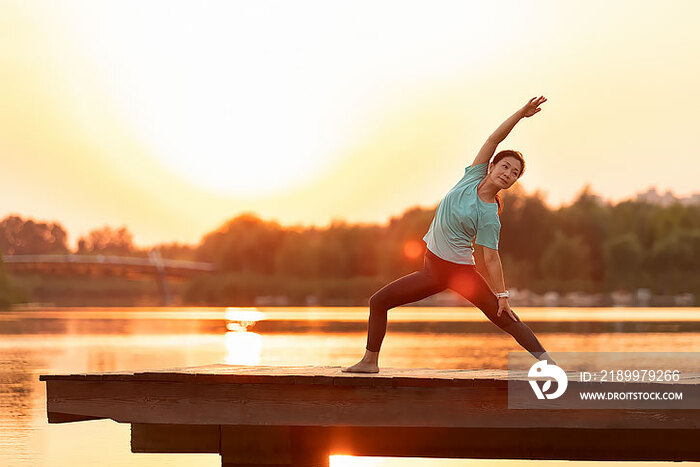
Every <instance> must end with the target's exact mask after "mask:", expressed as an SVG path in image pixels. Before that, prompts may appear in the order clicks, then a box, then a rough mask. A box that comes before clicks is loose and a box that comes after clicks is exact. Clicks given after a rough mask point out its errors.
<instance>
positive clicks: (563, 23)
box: [0, 0, 700, 246]
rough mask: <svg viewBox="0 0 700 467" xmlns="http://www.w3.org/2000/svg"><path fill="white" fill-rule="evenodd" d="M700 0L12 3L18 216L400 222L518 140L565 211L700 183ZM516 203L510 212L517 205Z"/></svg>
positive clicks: (150, 225)
mask: <svg viewBox="0 0 700 467" xmlns="http://www.w3.org/2000/svg"><path fill="white" fill-rule="evenodd" d="M698 18H700V2H697V1H673V2H661V1H655V2H646V1H640V0H635V1H614V2H612V1H608V0H606V1H589V2H585V3H584V2H561V1H513V2H495V1H494V2H484V1H478V2H435V1H431V2H427V1H426V2H406V1H396V2H388V1H385V2H378V1H367V2H364V1H354V2H327V1H319V2H303V1H295V2H285V1H280V2H267V1H255V2H243V1H238V2H234V1H227V2H223V1H222V2H194V1H193V2H178V1H174V0H168V1H163V2H159V1H148V2H142V1H135V2H130V1H123V0H120V1H114V2H105V1H95V0H88V1H75V0H65V1H61V2H51V3H49V2H25V1H19V0H18V1H7V0H0V85H1V86H2V92H1V93H0V218H4V217H5V216H6V215H8V214H11V213H14V214H19V215H22V216H23V217H33V218H35V219H40V220H44V221H57V222H60V223H61V224H62V225H63V226H64V227H65V228H66V229H67V230H68V232H69V234H70V242H71V246H73V245H74V242H75V240H76V239H77V237H78V236H80V235H84V234H86V233H87V232H88V231H89V230H91V229H93V228H96V227H100V226H103V225H106V224H107V225H111V226H115V227H116V226H121V225H126V226H127V227H128V228H129V230H130V231H131V232H132V233H133V234H134V237H135V241H136V243H137V244H138V245H142V246H145V245H150V244H154V243H158V242H170V241H180V242H192V243H195V242H198V241H199V240H200V238H201V236H202V235H203V234H205V233H206V232H208V231H211V230H213V229H215V228H216V227H218V226H219V225H221V224H222V223H223V222H224V221H226V220H227V219H230V218H232V217H235V216H236V215H238V214H240V213H243V212H251V211H252V212H256V213H258V215H260V216H261V217H262V218H263V219H265V220H270V221H278V222H280V223H281V224H283V225H286V226H289V225H304V226H308V225H311V224H315V225H318V226H326V225H328V223H329V222H330V221H331V220H332V219H343V220H346V221H349V222H380V223H384V222H386V221H387V220H388V218H389V217H391V216H397V215H400V214H401V213H402V212H403V211H404V210H406V209H408V208H410V207H413V206H421V207H425V208H428V207H433V206H435V205H436V204H437V203H438V202H439V200H440V199H441V198H442V196H443V195H444V194H445V193H446V192H447V191H448V190H449V189H450V188H451V187H452V186H453V185H454V184H455V183H456V181H457V180H459V178H460V177H461V176H462V174H463V172H464V167H465V166H467V165H469V164H470V163H471V161H472V159H473V158H474V156H475V155H476V153H477V151H478V150H479V148H480V147H481V145H482V144H483V142H484V140H485V139H486V138H487V137H488V135H489V134H490V133H491V132H493V130H495V129H496V127H497V126H498V125H499V124H500V123H501V122H502V121H503V120H505V119H506V118H507V117H508V116H510V115H511V114H512V113H513V112H514V111H516V110H517V109H518V108H519V107H521V106H522V105H523V104H525V103H526V102H527V101H528V99H530V98H531V97H535V96H539V95H544V96H545V97H547V99H548V101H547V102H546V103H545V104H543V105H542V111H541V112H540V113H538V114H537V115H535V116H533V117H532V118H527V119H524V120H522V121H521V122H520V123H519V124H518V126H516V128H515V130H514V131H513V132H512V133H511V135H510V136H509V137H508V138H507V139H506V140H505V141H504V142H503V143H502V144H501V145H500V146H499V148H498V150H500V149H506V148H512V149H517V150H519V151H521V152H522V153H523V155H524V156H525V158H526V161H527V164H528V165H527V170H526V172H525V175H524V177H523V178H522V179H521V181H520V182H519V183H520V185H521V186H522V188H524V189H525V190H526V191H527V192H534V191H535V190H540V191H541V192H543V193H544V194H545V199H546V201H547V202H548V204H549V205H550V206H552V207H556V206H559V205H560V204H562V203H568V202H570V201H571V200H572V199H573V198H574V197H575V196H576V194H577V193H578V192H580V191H581V189H582V188H583V186H584V185H585V184H587V183H590V185H591V187H592V189H593V191H594V192H596V193H598V194H600V195H602V196H603V197H604V198H606V199H609V200H613V201H619V200H622V199H625V198H629V197H632V196H634V195H635V194H636V193H637V192H639V191H642V190H646V189H648V188H649V187H652V186H654V187H657V188H658V189H659V191H662V192H663V191H666V190H671V191H673V192H674V193H675V194H676V195H678V196H687V195H689V194H691V193H694V192H699V191H700V190H699V189H698V187H699V184H698V176H699V175H700V145H698V142H697V140H696V135H697V134H698V131H699V130H698V127H699V124H700V114H699V110H700V86H699V85H698V83H700V59H699V58H698V57H700V29H698V27H697V22H698ZM506 209H507V207H506Z"/></svg>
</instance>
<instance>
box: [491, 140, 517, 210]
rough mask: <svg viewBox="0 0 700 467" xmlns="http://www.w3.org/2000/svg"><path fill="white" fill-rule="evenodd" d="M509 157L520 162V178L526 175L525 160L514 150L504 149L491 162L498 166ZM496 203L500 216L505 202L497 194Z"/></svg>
mask: <svg viewBox="0 0 700 467" xmlns="http://www.w3.org/2000/svg"><path fill="white" fill-rule="evenodd" d="M508 156H510V157H515V158H516V159H518V160H519V161H520V173H519V174H518V178H520V177H522V176H523V174H524V173H525V158H524V157H523V155H522V154H521V153H520V151H515V150H513V149H504V150H503V151H500V152H499V153H498V154H496V155H495V156H493V160H492V161H491V163H492V164H496V163H498V161H500V160H501V159H503V158H504V157H508ZM496 203H497V204H498V215H499V216H500V215H501V213H502V212H503V200H502V199H501V195H499V194H496Z"/></svg>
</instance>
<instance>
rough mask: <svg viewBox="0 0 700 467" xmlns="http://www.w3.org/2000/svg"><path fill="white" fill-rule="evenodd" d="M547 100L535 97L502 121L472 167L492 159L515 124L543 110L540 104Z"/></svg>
mask: <svg viewBox="0 0 700 467" xmlns="http://www.w3.org/2000/svg"><path fill="white" fill-rule="evenodd" d="M546 101H547V99H546V98H545V97H543V96H540V97H533V98H532V99H530V100H529V101H528V103H527V104H525V105H524V106H523V107H522V108H520V109H519V110H518V111H517V112H515V113H514V114H513V115H511V116H510V117H508V119H507V120H506V121H505V122H503V123H501V125H500V126H499V127H498V128H496V131H494V132H493V134H492V135H491V136H489V139H487V140H486V142H485V143H484V145H483V146H482V147H481V149H480V150H479V153H478V154H477V155H476V157H475V158H474V162H472V167H473V166H475V165H478V164H483V163H484V162H488V161H489V160H490V159H491V156H493V153H494V152H496V146H498V144H499V143H500V142H501V141H503V140H504V139H506V136H508V134H509V133H510V131H511V130H512V129H513V127H515V124H516V123H518V122H519V121H520V119H521V118H523V117H532V116H533V115H535V114H536V113H537V112H539V111H540V110H542V109H540V108H539V106H540V104H542V103H544V102H546Z"/></svg>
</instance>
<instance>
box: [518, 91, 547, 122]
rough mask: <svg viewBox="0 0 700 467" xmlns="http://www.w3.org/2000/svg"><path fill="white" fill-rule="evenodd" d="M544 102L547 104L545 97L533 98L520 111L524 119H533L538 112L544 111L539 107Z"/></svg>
mask: <svg viewBox="0 0 700 467" xmlns="http://www.w3.org/2000/svg"><path fill="white" fill-rule="evenodd" d="M544 102H547V99H546V98H545V97H543V96H540V97H533V98H532V99H530V101H529V102H528V103H527V104H525V105H524V106H523V108H522V109H520V112H522V114H523V117H532V116H533V115H535V114H536V113H537V112H539V111H540V110H542V109H540V108H539V106H540V105H541V104H543V103H544Z"/></svg>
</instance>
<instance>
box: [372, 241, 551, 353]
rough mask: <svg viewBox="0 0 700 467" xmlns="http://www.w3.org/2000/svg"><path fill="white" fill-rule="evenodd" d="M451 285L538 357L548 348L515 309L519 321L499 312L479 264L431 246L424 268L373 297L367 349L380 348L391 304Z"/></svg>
mask: <svg viewBox="0 0 700 467" xmlns="http://www.w3.org/2000/svg"><path fill="white" fill-rule="evenodd" d="M448 288H449V289H451V290H454V291H455V292H457V293H459V294H460V295H462V296H463V297H464V298H466V299H467V300H469V301H470V302H471V303H473V304H474V305H475V306H476V307H478V308H479V309H481V311H483V312H484V314H485V315H486V317H487V318H488V319H490V320H491V321H492V322H493V323H494V324H495V325H496V326H498V327H499V328H501V329H503V330H504V331H505V332H507V333H508V334H510V335H511V336H513V337H514V338H515V340H516V341H518V344H520V345H521V346H523V347H524V348H525V350H527V351H528V352H530V353H531V354H533V355H534V356H535V357H539V355H540V354H541V353H542V352H544V351H545V350H544V347H542V344H540V341H538V340H537V337H535V334H534V333H533V332H532V330H531V329H530V328H529V327H527V325H525V324H524V323H523V322H522V321H520V318H519V317H518V315H516V314H515V312H513V314H514V315H515V317H516V319H517V321H514V320H513V318H511V317H510V315H508V313H507V312H505V311H504V312H503V313H501V316H497V314H496V313H497V312H498V299H497V298H496V295H494V293H493V292H492V291H491V289H490V288H489V286H488V284H487V283H486V281H485V280H484V277H483V276H482V275H481V274H479V272H478V271H477V270H476V266H474V265H470V264H457V263H453V262H451V261H445V260H444V259H442V258H440V257H438V256H436V255H435V254H433V252H431V251H430V250H428V249H426V252H425V257H424V260H423V269H421V270H420V271H416V272H413V273H411V274H408V275H407V276H403V277H401V278H400V279H396V280H395V281H394V282H391V283H390V284H387V285H385V286H384V287H382V288H381V289H380V290H379V291H378V292H376V293H375V294H374V295H372V297H370V299H369V310H370V311H369V329H368V332H367V346H366V348H367V350H369V351H372V352H379V349H380V347H381V345H382V340H384V335H385V334H386V321H387V312H388V311H389V310H390V309H391V308H394V307H397V306H401V305H405V304H406V303H411V302H417V301H418V300H422V299H424V298H426V297H429V296H431V295H434V294H436V293H438V292H441V291H443V290H445V289H448Z"/></svg>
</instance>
